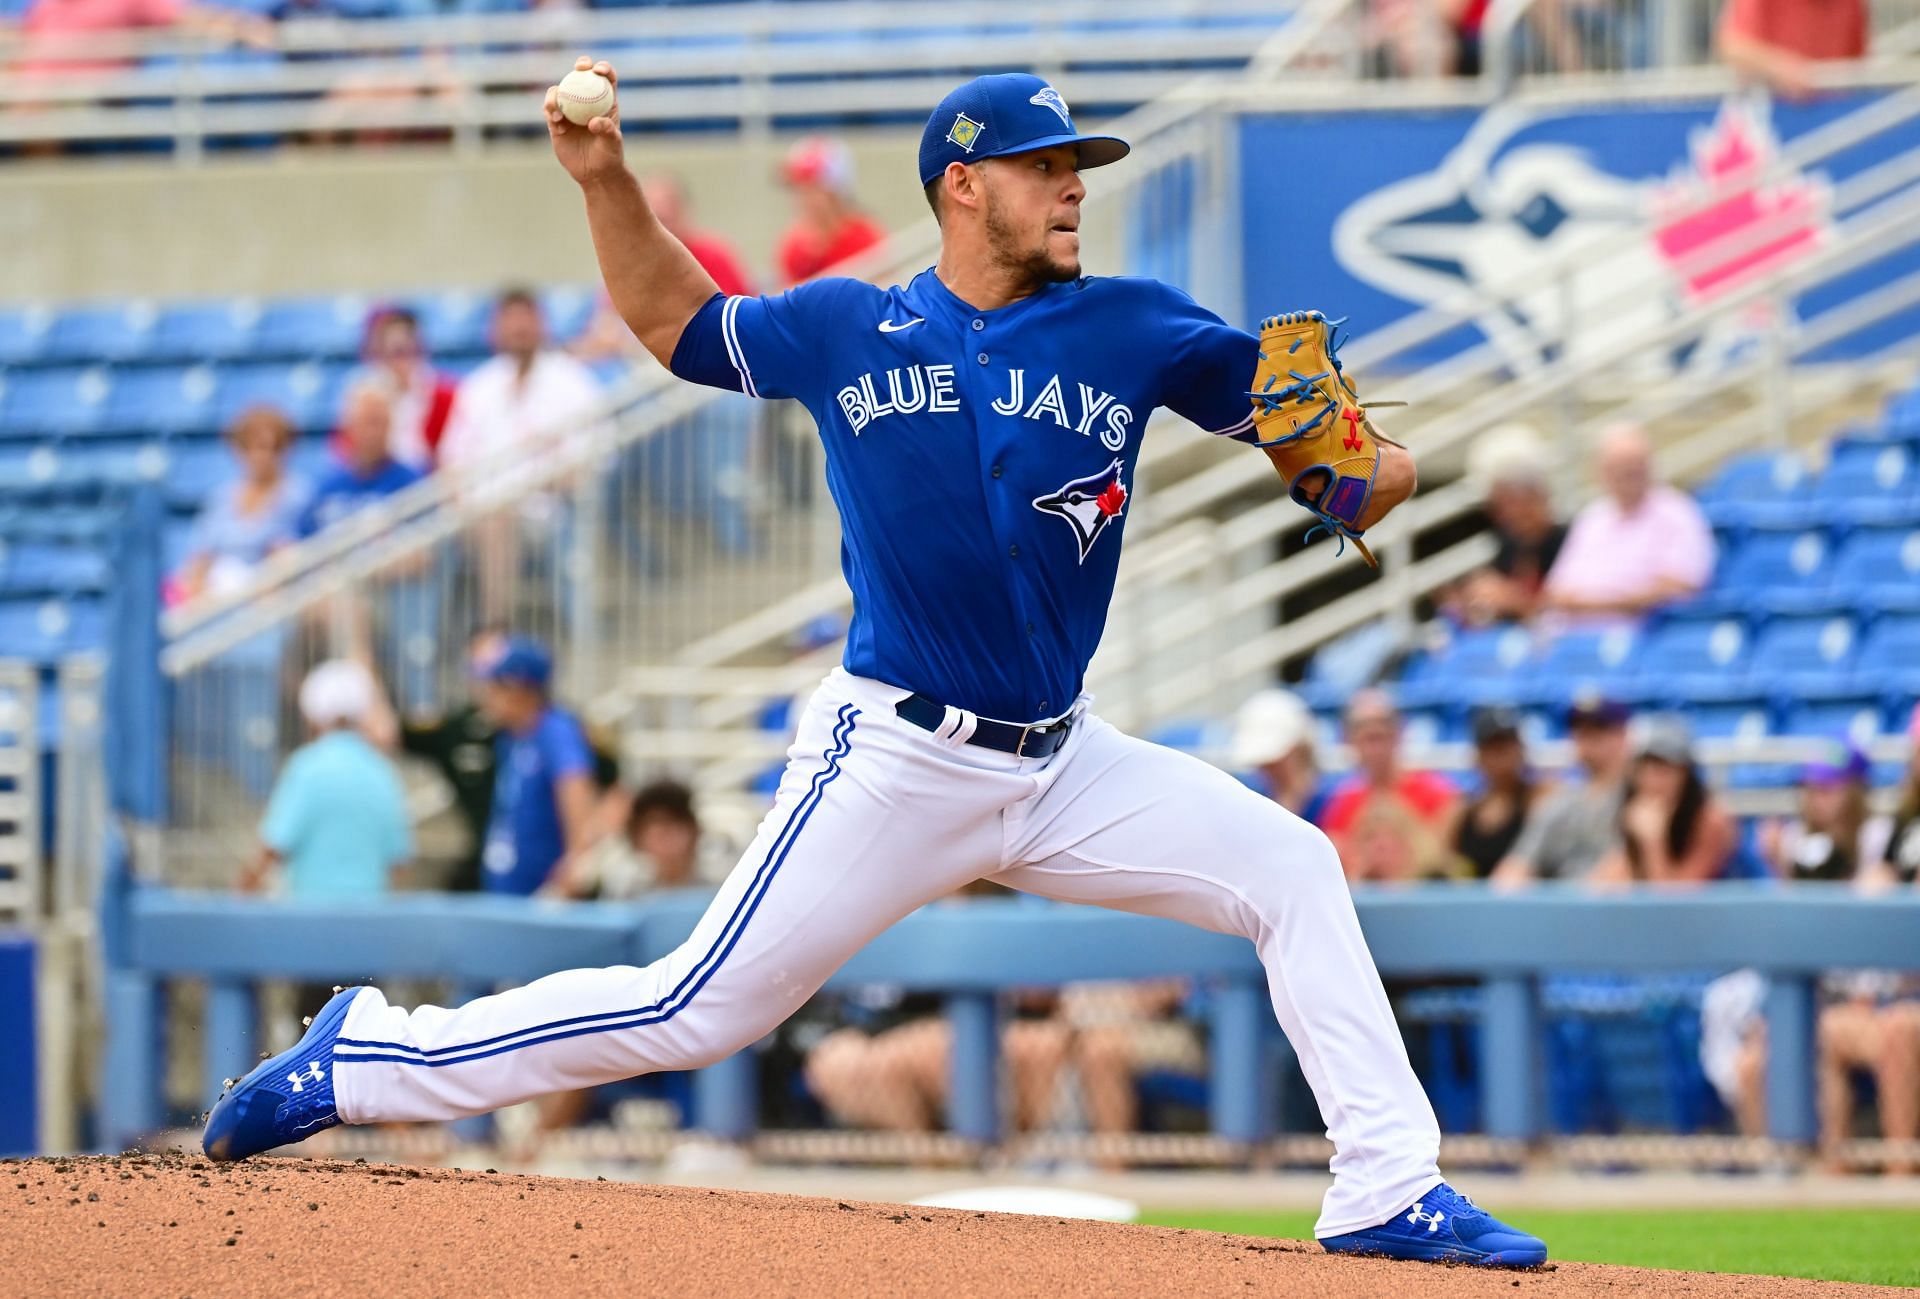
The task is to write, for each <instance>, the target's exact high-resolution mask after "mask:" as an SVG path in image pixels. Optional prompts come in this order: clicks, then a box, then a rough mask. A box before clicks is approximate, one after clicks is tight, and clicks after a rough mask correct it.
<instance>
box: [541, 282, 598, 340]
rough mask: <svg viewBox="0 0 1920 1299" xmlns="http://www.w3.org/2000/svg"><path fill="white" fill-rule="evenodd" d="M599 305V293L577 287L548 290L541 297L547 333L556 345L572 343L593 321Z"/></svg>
mask: <svg viewBox="0 0 1920 1299" xmlns="http://www.w3.org/2000/svg"><path fill="white" fill-rule="evenodd" d="M598 305H599V294H598V293H596V292H595V291H594V290H593V289H588V288H580V287H577V286H565V287H561V288H557V289H548V290H547V291H546V292H545V293H543V294H541V295H540V308H541V310H542V311H544V312H545V313H546V317H547V333H548V335H549V336H550V337H551V338H552V339H553V341H554V342H556V343H570V342H572V341H573V340H574V339H575V338H576V337H578V336H579V333H580V331H581V330H583V329H585V328H586V327H587V322H588V321H590V320H592V319H593V311H594V308H595V307H597V306H598Z"/></svg>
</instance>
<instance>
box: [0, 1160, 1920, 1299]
mask: <svg viewBox="0 0 1920 1299" xmlns="http://www.w3.org/2000/svg"><path fill="white" fill-rule="evenodd" d="M0 1178H3V1179H4V1180H0V1292H4V1293H5V1294H6V1295H7V1296H9V1299H28V1297H33V1299H38V1297H39V1296H61V1297H62V1299H65V1297H66V1296H74V1295H84V1296H96V1295H97V1296H148V1295H153V1296H194V1299H210V1297H214V1296H226V1295H235V1296H249V1297H252V1296H272V1297H273V1299H294V1297H295V1296H304V1295H328V1296H331V1295H340V1296H349V1295H351V1296H361V1295H377V1296H380V1297H381V1299H388V1297H389V1296H411V1295H449V1296H461V1297H462V1299H466V1297H468V1296H490V1295H531V1294H538V1295H540V1296H541V1299H561V1297H562V1296H573V1295H592V1296H600V1295H607V1296H613V1295H618V1296H623V1297H624V1296H653V1295H699V1296H732V1295H751V1296H754V1299H770V1297H772V1296H795V1297H796V1299H816V1297H818V1299H827V1297H829V1296H831V1297H833V1299H839V1297H840V1296H864V1295H887V1296H894V1295H926V1296H929V1297H932V1299H966V1297H968V1296H983V1297H986V1299H1017V1297H1020V1296H1028V1295H1031V1296H1110V1295H1153V1296H1159V1295H1167V1296H1182V1297H1183V1299H1184V1297H1185V1296H1200V1295H1209V1296H1211V1295H1285V1296H1302V1297H1305V1296H1314V1297H1315V1299H1319V1297H1321V1296H1325V1297H1326V1299H1351V1297H1358V1296H1390V1297H1391V1299H1408V1297H1409V1296H1415V1295H1418V1296H1422V1297H1423V1299H1424V1297H1426V1296H1435V1297H1437V1299H1462V1297H1467V1296H1490V1295H1533V1296H1552V1297H1555V1299H1561V1297H1567V1296H1589V1295H1607V1296H1616V1297H1617V1296H1622V1295H1662V1296H1683V1297H1684V1299H1721V1297H1722V1296H1742V1297H1743V1299H1797V1297H1798V1296H1814V1295H1862V1296H1864V1295H1889V1296H1891V1295H1906V1294H1910V1293H1911V1292H1908V1291H1902V1290H1897V1289H1892V1288H1882V1287H1878V1286H1855V1285H1840V1284H1835V1283H1829V1282H1819V1281H1798V1280H1789V1279H1783V1278H1776V1277H1754V1276H1731V1275H1719V1274H1711V1273H1688V1272H1656V1271H1649V1270H1645V1269H1638V1268H1618V1267H1601V1266H1597V1265H1594V1264H1588V1263H1564V1264H1560V1265H1558V1266H1554V1267H1550V1268H1549V1269H1548V1270H1544V1271H1535V1272H1490V1271H1483V1270H1476V1269H1469V1268H1458V1267H1435V1266H1432V1265H1427V1264H1416V1263H1392V1262H1385V1261H1378V1260H1369V1259H1347V1258H1333V1257H1330V1256H1328V1255H1326V1254H1324V1253H1322V1252H1321V1250H1320V1249H1319V1247H1318V1246H1316V1245H1313V1244H1311V1243H1310V1242H1307V1243H1303V1242H1291V1241H1272V1240H1258V1239H1254V1238H1251V1237H1246V1236H1225V1235H1218V1234H1215V1233H1212V1232H1204V1231H1191V1230H1180V1229H1176V1228H1168V1227H1136V1226H1115V1225H1112V1224H1107V1223H1094V1222H1081V1221H1067V1220H1062V1219H1058V1218H1044V1217H1027V1216H1021V1215H1014V1214H984V1213H974V1212H969V1211H962V1210H952V1209H920V1208H914V1207H911V1206H907V1205H893V1204H872V1203H866V1202H862V1201H851V1200H834V1199H814V1198H810V1197H801V1196H787V1195H759V1194H750V1193H745V1192H738V1191H711V1190H699V1189H688V1188H683V1187H659V1186H646V1185H636V1184H631V1183H624V1182H604V1181H593V1182H587V1181H573V1180H567V1179H562V1178H550V1177H530V1176H524V1175H518V1174H499V1173H464V1172H450V1171H447V1170H444V1169H430V1168H409V1167H404V1166H399V1165H385V1164H365V1163H339V1162H333V1161H325V1160H307V1159H273V1158H265V1159H256V1160H252V1161H249V1162H247V1163H243V1164H232V1165H222V1164H215V1163H212V1162H210V1161H207V1160H204V1159H198V1158H194V1157H191V1156H184V1155H173V1154H164V1155H162V1154H156V1155H125V1156H117V1157H98V1158H72V1159H32V1160H0Z"/></svg>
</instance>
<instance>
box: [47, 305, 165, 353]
mask: <svg viewBox="0 0 1920 1299" xmlns="http://www.w3.org/2000/svg"><path fill="white" fill-rule="evenodd" d="M159 314H160V313H159V312H158V311H157V310H156V309H155V308H154V305H153V304H152V303H151V302H142V301H134V302H119V303H113V304H110V305H90V306H84V307H68V308H66V309H65V310H63V311H61V312H60V313H59V314H57V315H56V316H55V317H54V318H53V324H52V326H51V327H50V328H49V329H48V330H47V337H46V343H45V346H44V348H43V349H42V360H45V361H48V362H52V363H55V364H61V363H65V364H76V365H77V364H83V363H98V362H102V361H139V360H142V359H144V358H145V356H146V354H147V348H148V346H149V345H150V344H151V342H152V339H153V327H154V322H155V321H157V320H158V319H159Z"/></svg>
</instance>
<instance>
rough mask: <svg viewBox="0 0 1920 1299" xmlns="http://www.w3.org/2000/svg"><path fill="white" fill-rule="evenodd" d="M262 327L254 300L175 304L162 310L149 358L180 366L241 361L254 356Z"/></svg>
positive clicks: (258, 305)
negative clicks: (194, 363) (207, 362)
mask: <svg viewBox="0 0 1920 1299" xmlns="http://www.w3.org/2000/svg"><path fill="white" fill-rule="evenodd" d="M259 327H260V304H259V303H258V302H255V301H254V300H253V299H251V298H237V299H234V300H232V301H229V302H183V303H176V304H175V305H173V306H171V307H166V308H164V309H162V310H161V312H160V319H159V321H158V322H157V323H156V324H155V325H154V327H153V344H152V346H151V347H150V348H149V349H148V352H147V356H148V359H149V360H153V361H173V362H178V363H192V362H205V361H235V360H240V359H243V358H245V357H247V356H250V355H252V353H253V340H254V334H255V332H256V331H257V330H258V329H259Z"/></svg>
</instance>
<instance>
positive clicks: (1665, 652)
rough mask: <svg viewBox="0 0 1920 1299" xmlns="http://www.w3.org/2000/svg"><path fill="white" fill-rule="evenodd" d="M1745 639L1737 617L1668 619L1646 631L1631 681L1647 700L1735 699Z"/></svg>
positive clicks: (1743, 667)
mask: <svg viewBox="0 0 1920 1299" xmlns="http://www.w3.org/2000/svg"><path fill="white" fill-rule="evenodd" d="M1748 641H1749V636H1748V633H1747V625H1746V623H1745V621H1744V620H1742V619H1740V618H1737V617H1687V618H1672V619H1669V620H1668V621H1667V622H1666V623H1665V624H1664V625H1662V626H1660V627H1659V628H1657V629H1655V630H1653V631H1650V632H1648V633H1647V635H1646V638H1645V643H1644V644H1643V645H1642V647H1641V650H1640V653H1639V655H1638V656H1637V657H1636V659H1635V667H1636V668H1637V669H1638V670H1637V673H1636V682H1637V685H1638V687H1639V690H1640V693H1641V694H1642V695H1644V696H1645V697H1648V698H1657V699H1666V700H1691V699H1702V700H1705V699H1715V698H1720V699H1725V698H1727V697H1729V696H1730V695H1732V697H1739V696H1738V694H1737V693H1735V691H1736V690H1742V689H1744V688H1743V687H1740V686H1739V679H1740V676H1741V674H1742V673H1743V671H1744V670H1745V668H1746V658H1747V651H1748Z"/></svg>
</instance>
